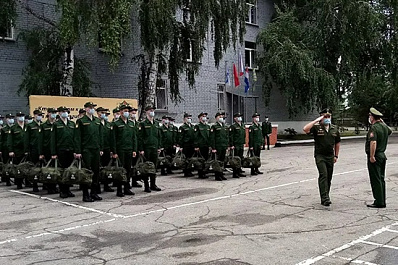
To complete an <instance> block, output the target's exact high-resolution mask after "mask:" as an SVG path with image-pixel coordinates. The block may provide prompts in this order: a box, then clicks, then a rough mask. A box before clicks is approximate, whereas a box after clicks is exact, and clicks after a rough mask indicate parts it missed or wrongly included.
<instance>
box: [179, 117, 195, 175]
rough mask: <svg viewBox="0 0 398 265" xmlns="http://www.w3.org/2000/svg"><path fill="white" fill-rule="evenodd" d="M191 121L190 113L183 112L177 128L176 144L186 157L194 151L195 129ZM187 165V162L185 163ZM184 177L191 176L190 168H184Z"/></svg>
mask: <svg viewBox="0 0 398 265" xmlns="http://www.w3.org/2000/svg"><path fill="white" fill-rule="evenodd" d="M191 123H192V115H191V114H188V113H184V123H183V124H182V125H181V126H180V128H179V129H178V144H179V146H180V148H181V151H182V152H183V153H184V155H185V157H186V158H187V159H190V158H191V157H192V155H193V153H194V138H195V135H194V133H195V131H194V128H193V125H192V124H191ZM187 167H188V163H187ZM183 171H184V177H192V176H193V174H192V170H191V169H190V168H185V169H184V170H183Z"/></svg>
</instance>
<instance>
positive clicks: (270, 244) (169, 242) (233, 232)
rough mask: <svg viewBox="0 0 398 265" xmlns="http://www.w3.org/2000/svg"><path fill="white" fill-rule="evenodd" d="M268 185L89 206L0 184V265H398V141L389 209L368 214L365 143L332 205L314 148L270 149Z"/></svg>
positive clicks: (340, 174) (391, 150) (348, 143)
mask: <svg viewBox="0 0 398 265" xmlns="http://www.w3.org/2000/svg"><path fill="white" fill-rule="evenodd" d="M261 156H262V157H261V158H262V163H263V165H262V167H261V171H263V172H264V174H263V175H258V176H252V177H251V176H250V175H249V173H250V172H249V170H248V169H246V170H245V171H246V175H248V176H247V177H246V178H239V179H232V173H229V172H227V175H226V177H227V178H228V180H227V181H222V182H218V181H214V177H211V178H209V179H206V180H201V179H198V178H197V176H195V177H189V178H184V177H183V175H182V174H181V173H180V171H178V172H176V173H177V174H174V175H169V176H160V177H159V179H158V186H160V187H161V188H162V189H163V190H162V191H161V192H152V193H151V194H147V193H144V192H143V190H142V189H139V188H135V189H133V190H134V192H136V195H135V196H128V197H127V196H126V197H124V198H118V197H116V196H115V193H102V194H101V196H102V197H103V198H104V200H103V201H100V202H94V203H83V202H82V201H81V192H80V191H78V190H76V188H74V189H72V191H73V192H75V194H76V197H75V198H67V199H61V198H59V195H47V194H46V193H45V192H44V191H43V192H39V193H37V194H33V193H32V191H31V188H26V189H22V190H14V189H13V188H15V186H14V187H6V186H5V184H4V183H0V197H1V198H0V200H1V213H0V214H1V215H0V264H6V265H11V264H51V265H54V264H68V265H71V264H107V265H111V264H118V265H120V264H162V265H163V264H165V265H166V264H184V265H188V264H209V265H210V264H221V265H230V264H231V265H235V264H237V265H238V264H292V265H294V264H316V265H321V264H378V265H380V264H384V265H396V264H398V211H397V209H398V137H390V141H389V146H388V150H387V157H388V161H387V174H386V185H387V208H385V209H371V208H368V207H366V203H372V202H373V198H372V194H371V189H370V184H369V177H368V173H367V168H366V156H365V153H364V139H357V140H344V141H343V142H342V144H341V152H340V158H339V161H338V162H337V164H336V165H335V174H334V178H333V181H332V191H331V200H332V205H331V206H330V207H325V206H322V205H321V204H320V198H319V194H318V187H317V170H316V167H315V162H314V158H313V146H312V145H311V144H309V145H300V146H284V147H281V148H273V149H272V150H270V151H262V154H261Z"/></svg>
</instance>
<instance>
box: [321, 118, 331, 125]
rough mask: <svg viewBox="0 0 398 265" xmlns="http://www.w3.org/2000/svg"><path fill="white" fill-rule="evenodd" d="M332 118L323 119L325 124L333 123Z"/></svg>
mask: <svg viewBox="0 0 398 265" xmlns="http://www.w3.org/2000/svg"><path fill="white" fill-rule="evenodd" d="M331 123H332V120H331V119H323V124H331Z"/></svg>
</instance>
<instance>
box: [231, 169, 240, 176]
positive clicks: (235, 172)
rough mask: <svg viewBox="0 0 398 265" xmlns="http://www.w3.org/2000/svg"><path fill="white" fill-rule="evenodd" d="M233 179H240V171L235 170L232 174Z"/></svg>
mask: <svg viewBox="0 0 398 265" xmlns="http://www.w3.org/2000/svg"><path fill="white" fill-rule="evenodd" d="M232 177H233V178H236V179H238V178H239V175H238V170H237V169H235V168H234V169H233V173H232Z"/></svg>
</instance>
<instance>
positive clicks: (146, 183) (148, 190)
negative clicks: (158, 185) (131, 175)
mask: <svg viewBox="0 0 398 265" xmlns="http://www.w3.org/2000/svg"><path fill="white" fill-rule="evenodd" d="M144 187H145V188H144V191H145V192H151V189H150V188H149V180H148V178H145V179H144Z"/></svg>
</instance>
